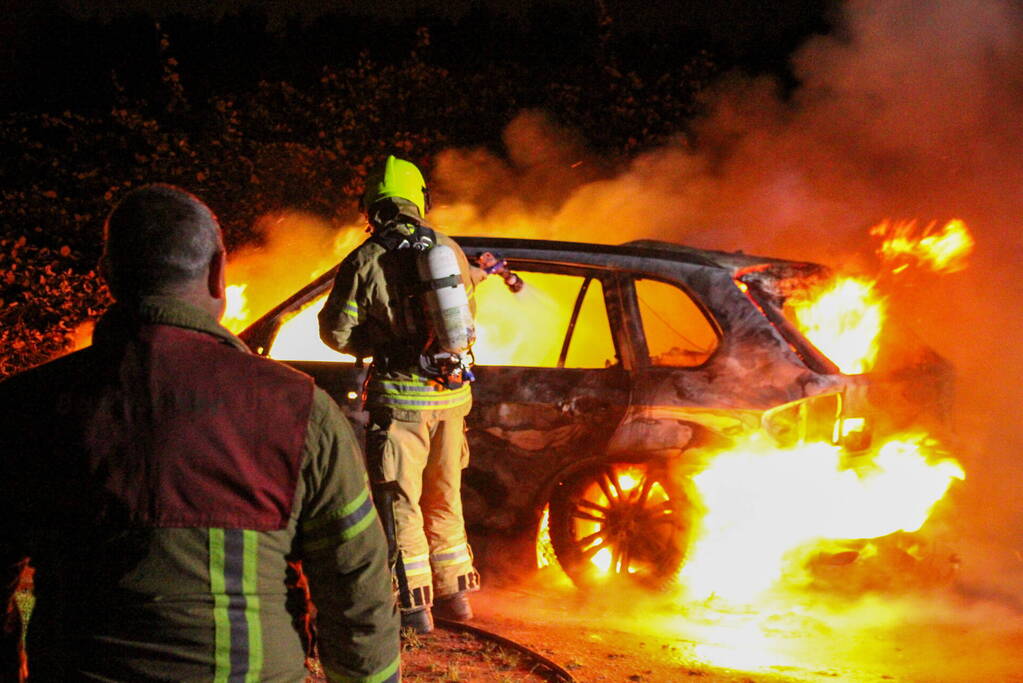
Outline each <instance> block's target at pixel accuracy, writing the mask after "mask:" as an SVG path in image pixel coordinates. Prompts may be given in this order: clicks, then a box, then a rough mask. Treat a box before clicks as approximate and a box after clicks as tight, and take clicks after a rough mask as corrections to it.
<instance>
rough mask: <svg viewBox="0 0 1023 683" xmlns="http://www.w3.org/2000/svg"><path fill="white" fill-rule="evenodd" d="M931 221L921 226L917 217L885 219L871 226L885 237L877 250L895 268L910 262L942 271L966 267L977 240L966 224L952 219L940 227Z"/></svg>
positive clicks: (871, 232) (898, 268)
mask: <svg viewBox="0 0 1023 683" xmlns="http://www.w3.org/2000/svg"><path fill="white" fill-rule="evenodd" d="M936 226H937V223H935V222H931V223H929V224H927V225H926V226H925V227H924V228H922V229H921V228H920V227H919V226H918V224H917V222H916V221H896V222H890V221H885V222H883V223H880V224H878V225H875V226H874V227H873V228H871V229H870V234H871V235H873V236H875V237H879V238H881V239H882V240H883V242H882V244H881V246H880V247H879V248H878V250H877V253H878V254H879V255H880V256H881V258H882V260H884V261H885V262H886V263H888V264H891V265H892V266H893V267H894V269H895V270H896V271H898V270H901V269H903V268H905V267H906V266H907V265H920V266H922V267H925V268H928V269H930V270H933V271H936V272H939V273H955V272H957V271H960V270H963V269H964V268H966V259H967V258H968V257H969V255H970V254H971V253H972V252H973V247H974V240H973V236H972V235H971V234H970V231H969V229H968V228H967V227H966V224H965V223H964V222H963V221H961V220H958V219H957V220H951V221H949V222H948V223H946V224H945V225H944V226H942V227H941V229H936Z"/></svg>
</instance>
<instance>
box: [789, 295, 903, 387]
mask: <svg viewBox="0 0 1023 683" xmlns="http://www.w3.org/2000/svg"><path fill="white" fill-rule="evenodd" d="M786 306H787V308H789V309H790V310H791V312H792V314H793V315H794V317H795V322H796V325H797V327H799V329H800V331H802V333H803V334H804V335H805V336H806V338H807V339H809V340H810V341H811V342H812V343H813V345H814V346H816V347H817V348H818V349H820V351H821V352H822V353H824V355H826V356H827V357H828V358H830V359H831V360H832V362H834V363H835V365H837V366H838V368H839V370H841V371H842V372H844V373H846V374H859V373H863V372H867V371H869V370H870V369H871V368H872V367H873V364H874V361H875V360H876V358H877V353H878V348H879V345H880V341H881V332H882V329H883V327H884V319H885V314H886V304H885V299H884V297H882V296H881V295H879V294H878V293H877V290H876V287H875V283H874V282H871V281H869V280H865V279H862V278H853V277H844V278H838V279H837V280H835V281H834V282H833V283H832V284H831V285H830V286H828V287H827V288H825V289H823V290H822V291H820V292H816V296H814V297H812V298H811V297H809V296H808V295H807V296H795V297H793V298H791V299H790V300H789V301H788V302H787V303H786Z"/></svg>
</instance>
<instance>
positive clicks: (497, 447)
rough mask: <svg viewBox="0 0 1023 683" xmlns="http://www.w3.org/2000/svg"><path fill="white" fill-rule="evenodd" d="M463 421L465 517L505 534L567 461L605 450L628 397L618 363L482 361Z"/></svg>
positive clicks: (528, 515)
mask: <svg viewBox="0 0 1023 683" xmlns="http://www.w3.org/2000/svg"><path fill="white" fill-rule="evenodd" d="M477 376H478V380H477V382H476V383H475V385H474V391H473V409H472V412H471V413H470V414H469V417H468V419H467V425H468V430H469V431H468V437H469V446H470V452H471V455H470V462H469V468H468V470H467V471H466V474H465V478H464V482H465V486H463V498H464V506H465V514H466V521H467V522H468V523H469V524H470V526H471V527H473V528H474V529H476V530H483V529H489V530H493V531H502V532H508V531H512V530H514V529H515V528H516V527H518V526H520V525H521V524H522V523H524V522H526V520H528V519H531V518H532V517H533V514H534V512H535V510H536V507H537V505H538V501H537V499H536V497H537V492H538V491H539V490H540V489H542V488H543V486H544V483H545V482H547V481H549V480H550V479H551V477H553V476H554V475H555V474H556V473H557V472H558V471H560V470H561V469H563V468H565V467H566V466H568V465H570V464H571V463H573V462H575V461H577V460H579V459H582V458H585V457H588V456H594V455H601V454H603V453H605V452H606V450H607V442H608V440H609V439H610V437H611V435H612V434H613V433H614V430H615V428H616V427H617V425H618V423H619V422H620V421H621V418H622V415H623V414H624V413H625V411H626V408H627V406H628V401H629V377H628V373H626V372H625V371H624V370H621V369H619V368H604V369H596V370H579V369H565V368H518V367H482V368H479V369H478V373H477Z"/></svg>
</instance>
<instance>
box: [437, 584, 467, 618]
mask: <svg viewBox="0 0 1023 683" xmlns="http://www.w3.org/2000/svg"><path fill="white" fill-rule="evenodd" d="M433 611H434V612H436V613H437V616H438V617H440V618H441V619H451V620H452V621H469V620H470V619H472V605H471V604H470V603H469V592H468V591H460V592H458V593H453V594H451V595H446V596H444V597H443V598H437V600H436V601H435V602H434V603H433Z"/></svg>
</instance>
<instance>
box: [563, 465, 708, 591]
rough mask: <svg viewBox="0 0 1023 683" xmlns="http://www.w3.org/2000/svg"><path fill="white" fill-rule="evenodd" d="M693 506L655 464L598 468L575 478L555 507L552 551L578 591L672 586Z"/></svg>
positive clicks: (570, 479)
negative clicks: (618, 585)
mask: <svg viewBox="0 0 1023 683" xmlns="http://www.w3.org/2000/svg"><path fill="white" fill-rule="evenodd" d="M689 508H690V505H689V499H688V497H687V496H686V495H685V492H684V491H683V489H682V487H681V486H680V485H679V484H677V483H675V482H674V481H672V479H671V478H670V477H669V476H668V474H667V472H666V471H665V469H664V468H663V467H661V466H659V465H658V464H655V463H624V462H620V463H601V464H598V465H595V466H592V467H589V468H587V469H584V470H582V471H580V472H576V473H574V474H572V475H571V476H570V477H568V478H566V479H565V480H564V481H562V482H560V483H559V484H558V486H557V487H556V488H555V490H554V493H553V495H552V496H551V501H550V535H551V545H552V546H553V547H554V553H555V555H556V556H557V558H558V562H559V563H560V564H561V567H562V568H563V569H564V570H565V573H566V574H568V575H569V577H571V579H572V580H573V581H574V582H575V584H576V585H577V586H579V587H594V586H598V585H604V584H606V583H607V582H608V581H626V582H629V583H635V584H639V585H642V586H645V587H647V588H653V589H656V590H660V589H663V588H665V587H667V586H668V585H670V584H671V583H673V582H674V579H675V576H676V575H677V574H678V570H679V568H680V567H681V566H682V562H683V560H684V559H685V554H686V548H687V546H688V541H689V530H690V521H689Z"/></svg>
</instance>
